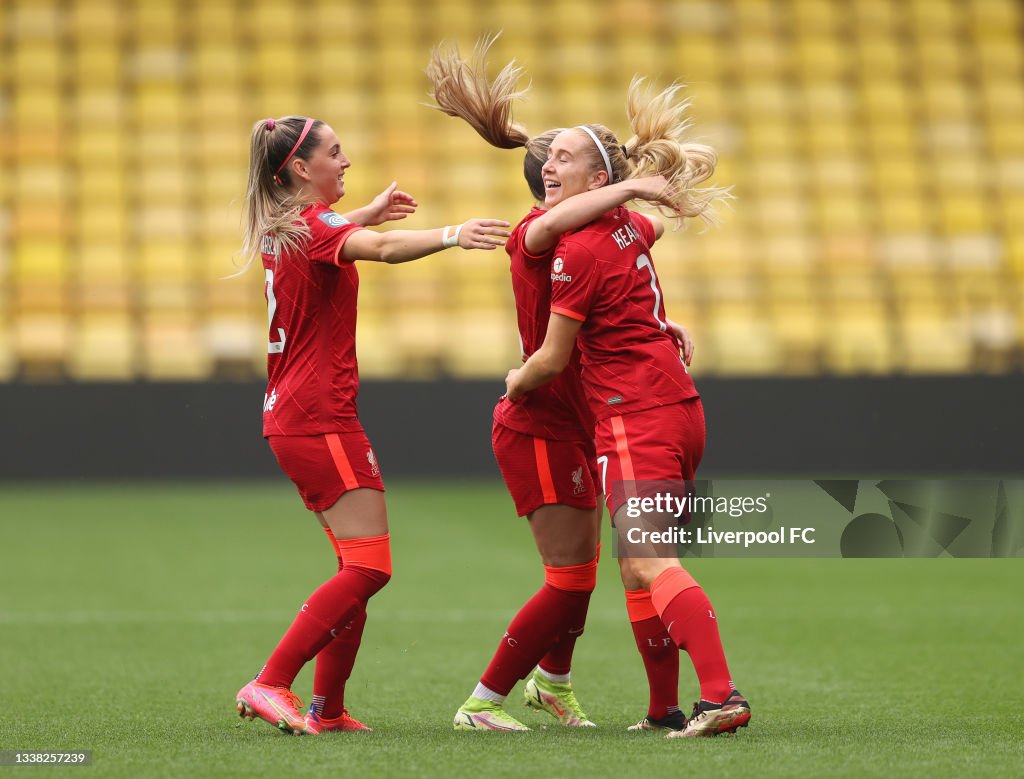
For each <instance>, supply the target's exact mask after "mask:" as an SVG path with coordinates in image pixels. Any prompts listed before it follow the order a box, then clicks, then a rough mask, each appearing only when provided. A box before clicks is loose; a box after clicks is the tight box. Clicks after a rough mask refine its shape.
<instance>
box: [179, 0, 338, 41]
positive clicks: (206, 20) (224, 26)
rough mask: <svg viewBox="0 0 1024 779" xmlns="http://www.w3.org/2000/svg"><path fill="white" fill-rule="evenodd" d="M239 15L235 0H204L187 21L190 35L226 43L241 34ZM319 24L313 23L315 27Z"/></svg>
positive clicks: (193, 10) (197, 5) (199, 38)
mask: <svg viewBox="0 0 1024 779" xmlns="http://www.w3.org/2000/svg"><path fill="white" fill-rule="evenodd" d="M238 17H239V11H238V8H237V6H236V4H235V2H234V0H203V2H202V3H198V4H196V5H195V6H193V7H192V8H191V9H190V12H189V15H188V18H187V19H186V23H187V26H188V28H189V33H190V35H192V36H195V37H196V38H197V39H198V40H199V41H200V42H203V43H205V42H207V41H209V42H211V43H213V42H216V43H219V44H224V43H227V42H232V41H234V40H235V39H236V37H237V36H238V35H239V32H240V28H241V23H240V20H239V18H238ZM319 26H320V25H313V29H317V28H318V27H319ZM324 26H326V25H324Z"/></svg>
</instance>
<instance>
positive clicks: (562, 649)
mask: <svg viewBox="0 0 1024 779" xmlns="http://www.w3.org/2000/svg"><path fill="white" fill-rule="evenodd" d="M600 559H601V544H598V545H597V555H596V556H595V557H594V559H593V560H591V561H590V562H589V563H584V564H583V565H571V566H568V567H565V568H551V569H550V573H548V572H547V571H548V569H547V567H546V566H545V578H546V579H547V581H548V583H550V584H551V585H552V586H554V587H559V588H561V589H567V590H571V591H574V592H583V593H586V598H580V600H579V601H577V606H576V609H575V610H574V611H573V612H572V613H569V614H567V615H566V618H565V619H566V621H565V628H564V629H563V630H562V632H561V633H559V634H558V637H557V638H556V639H555V642H554V643H553V644H552V645H551V646H550V647H549V648H548V652H547V654H546V655H544V657H542V658H541V659H540V662H539V663H538V665H539V666H540V667H541V668H543V669H544V670H545V671H547V672H548V673H549V674H559V675H564V674H567V673H569V671H571V670H572V653H573V650H575V649H576V640H577V639H578V638H579V637H580V636H582V635H583V628H584V627H585V625H586V623H587V610H588V609H589V608H590V594H591V593H592V592H593V591H594V587H596V586H597V563H598V561H599V560H600Z"/></svg>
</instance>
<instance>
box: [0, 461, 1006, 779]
mask: <svg viewBox="0 0 1024 779" xmlns="http://www.w3.org/2000/svg"><path fill="white" fill-rule="evenodd" d="M388 500H389V510H390V515H391V525H392V537H393V541H392V544H393V550H394V567H395V576H394V578H393V579H392V582H391V584H390V585H389V586H388V587H387V588H385V590H384V591H383V592H382V593H381V594H380V595H378V596H377V597H376V598H374V600H373V602H372V603H371V607H370V619H369V623H368V625H367V628H366V634H365V637H364V640H363V646H362V651H361V653H360V656H359V660H358V662H357V664H356V669H355V673H354V675H353V678H352V680H351V681H350V683H349V691H348V696H347V701H348V705H349V708H350V709H351V710H352V712H353V714H355V715H356V716H357V717H359V718H360V719H362V720H364V721H366V722H367V723H368V724H370V725H372V726H373V727H374V728H375V732H373V733H369V734H339V735H333V736H327V737H321V738H289V737H285V736H282V735H280V734H278V733H277V732H276V731H275V730H273V729H272V728H271V727H269V726H268V725H266V724H264V723H261V722H254V723H250V722H248V721H245V722H243V721H241V720H240V719H239V718H238V717H237V716H236V714H235V711H234V697H233V696H234V694H235V692H236V690H237V689H238V688H239V687H241V686H242V684H244V683H245V682H246V681H247V680H248V679H249V678H251V676H252V675H253V674H254V673H255V672H256V671H257V670H259V667H260V664H261V662H262V661H263V660H264V659H265V658H266V656H267V655H268V653H269V652H270V650H271V649H272V647H273V645H274V643H275V641H276V639H277V638H278V637H279V636H280V634H281V633H282V631H283V630H284V628H285V627H286V626H287V624H288V623H289V621H290V620H291V617H292V615H293V614H294V612H295V610H296V608H297V607H298V605H299V604H300V603H301V602H302V600H303V599H304V597H305V596H306V595H307V594H308V592H309V591H311V590H312V589H313V588H314V587H315V586H316V585H317V584H319V583H320V582H321V581H322V580H323V579H324V578H326V576H328V575H329V574H330V573H331V572H332V569H333V565H334V562H333V556H332V555H331V553H330V551H329V549H328V546H327V544H326V542H325V541H324V539H323V536H322V533H321V532H320V530H319V528H318V526H317V524H316V522H315V520H314V519H313V518H312V516H310V515H308V514H307V513H306V512H305V511H304V510H303V509H302V506H301V503H300V501H299V499H298V497H297V496H296V494H295V493H294V491H293V490H292V489H291V487H290V485H287V484H285V483H283V482H282V483H279V484H275V485H273V486H260V485H245V484H206V485H195V484H181V485H163V486H150V485H134V486H122V485H108V486H57V487H55V486H51V485H45V486H44V485H40V486H34V487H17V488H15V487H11V486H8V487H3V488H0V749H34V748H39V749H48V750H52V749H58V748H63V749H72V748H74V749H92V750H93V755H94V762H93V766H92V767H91V768H83V769H81V770H82V771H84V772H89V774H88V775H92V776H124V777H140V776H141V777H150V776H187V777H195V776H294V775H303V776H311V777H315V776H382V777H384V776H463V777H474V776H516V777H531V776H538V777H554V776H594V777H598V776H615V777H627V776H643V777H658V776H668V775H672V776H694V777H711V776H752V777H761V776H786V777H789V776H807V777H817V776H822V775H826V774H827V775H840V776H851V777H861V776H888V777H907V776H922V777H924V776H927V777H933V776H958V775H967V774H970V775H976V776H1008V775H1014V774H1016V775H1019V774H1020V772H1021V771H1024V715H1022V714H1021V711H1022V709H1024V681H1022V680H1024V619H1022V617H1024V605H1022V599H1021V593H1024V565H1022V564H1021V563H1022V561H1021V560H1019V559H1017V560H1013V559H1010V560H948V559H947V560H727V559H703V560H694V561H690V563H689V567H690V569H691V570H692V571H693V573H694V574H695V575H696V577H697V578H698V580H699V581H701V582H702V583H703V584H704V587H705V589H706V590H707V592H708V594H709V595H710V597H711V599H712V601H713V602H714V604H715V607H716V611H717V612H718V614H719V618H720V620H721V629H722V636H723V641H724V643H725V647H726V652H727V654H728V657H729V661H730V665H731V668H732V670H733V673H734V675H735V679H736V682H737V683H738V684H739V686H740V689H741V690H742V691H743V692H744V693H745V694H746V695H747V696H748V697H749V698H750V700H751V703H752V706H753V711H754V719H753V721H752V723H751V726H750V727H749V728H747V729H745V730H741V731H740V733H739V734H738V735H737V736H735V737H722V738H718V739H707V740H699V741H690V740H687V741H678V740H676V741H666V740H665V739H664V738H661V737H660V736H659V735H657V734H646V733H645V734H633V733H626V732H625V727H626V726H627V725H629V724H631V723H632V722H635V721H636V720H637V719H639V718H640V717H642V716H643V714H644V713H645V704H646V683H645V677H644V674H643V668H642V666H641V663H640V660H639V657H638V656H637V653H636V650H635V648H634V646H633V643H632V634H631V633H630V630H629V626H628V623H627V622H626V618H625V609H624V606H623V597H622V594H621V586H620V585H619V583H618V581H617V573H616V567H615V564H614V561H613V560H612V559H610V557H609V559H605V560H603V561H602V563H601V574H600V581H599V584H598V590H597V592H596V593H595V596H594V600H593V606H592V610H591V616H590V619H589V621H588V625H587V631H586V634H585V636H584V637H583V638H582V639H581V640H580V642H579V644H578V645H577V654H576V662H575V668H574V671H573V679H574V682H575V685H576V688H577V692H578V694H579V697H580V700H581V702H582V703H583V705H584V708H585V710H586V711H587V712H588V713H589V715H590V716H591V717H592V718H593V719H594V720H595V721H596V722H598V723H599V725H600V727H599V728H598V729H596V730H586V731H583V732H579V731H576V732H574V731H570V730H566V729H560V728H558V727H556V726H553V725H552V722H553V721H549V720H548V719H545V717H546V715H542V714H539V713H535V712H532V711H529V710H527V709H525V708H524V707H523V706H522V704H521V697H520V696H521V685H520V686H519V687H517V688H516V689H515V690H514V691H513V693H512V695H511V696H510V699H509V706H510V710H511V711H512V712H513V713H514V714H515V716H517V717H520V718H521V719H522V720H523V721H524V722H526V723H527V724H528V725H530V726H531V727H533V728H534V730H533V732H530V733H523V734H496V733H486V734H472V733H455V732H453V731H452V725H451V721H452V715H453V713H454V711H455V709H456V708H457V707H458V705H459V704H460V703H461V702H462V701H463V700H464V699H465V697H466V696H467V695H468V694H469V692H470V690H471V689H472V687H473V685H474V683H475V682H476V680H477V678H478V677H479V674H480V673H481V671H482V670H483V668H484V666H485V664H486V663H487V660H488V659H489V657H490V655H491V652H492V651H493V650H494V648H495V646H496V644H497V641H498V640H499V638H500V637H501V634H502V632H503V629H504V627H505V625H506V624H507V622H508V620H509V618H510V617H511V616H512V614H513V613H514V611H515V610H516V608H517V607H518V605H520V604H521V603H522V602H523V601H524V600H525V599H526V598H527V597H528V596H529V595H530V594H531V593H532V592H533V591H534V590H535V589H536V588H537V586H538V585H539V582H540V580H541V574H540V570H541V569H540V566H539V564H538V561H537V557H536V553H535V552H534V550H533V546H532V542H531V540H530V538H529V533H528V531H527V529H526V528H525V527H524V525H523V522H522V521H520V520H517V519H516V518H515V517H514V516H512V514H513V512H512V509H511V503H510V501H509V499H508V498H507V496H506V495H505V493H504V490H503V487H502V486H501V484H500V483H499V482H497V481H495V482H493V483H487V484H454V483H449V484H445V483H433V484H424V483H418V482H404V481H399V480H393V481H392V482H390V483H389V495H388ZM605 545H606V548H610V545H609V544H608V541H607V539H606V543H605ZM682 667H683V673H682V682H681V683H682V690H681V702H682V703H683V705H684V706H688V705H689V703H690V702H691V701H692V700H693V698H694V697H695V694H696V682H695V679H694V678H693V676H692V672H691V671H690V668H691V666H690V665H689V661H688V659H687V658H686V657H685V656H684V657H683V664H682ZM311 685H312V668H311V666H309V667H307V669H305V670H304V671H303V672H302V674H301V675H300V677H299V679H298V681H297V684H296V691H297V692H298V693H299V694H300V696H301V697H302V698H303V699H304V700H306V701H307V702H308V698H309V695H310V687H311ZM4 770H5V769H2V768H0V771H4ZM77 770H78V769H74V768H60V769H52V771H61V772H62V773H67V774H69V775H76V776H77V775H78V774H77ZM27 773H32V774H33V775H38V774H41V773H45V774H49V773H51V769H45V768H35V769H28V770H27V771H26V775H27ZM12 775H13V774H12ZM18 775H19V776H20V775H21V773H18ZM83 775H86V774H83Z"/></svg>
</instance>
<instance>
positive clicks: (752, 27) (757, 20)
mask: <svg viewBox="0 0 1024 779" xmlns="http://www.w3.org/2000/svg"><path fill="white" fill-rule="evenodd" d="M674 5H675V4H674ZM679 5H684V4H682V3H680V4H679ZM687 5H688V7H686V8H685V10H684V9H680V26H682V27H684V28H685V27H687V26H688V25H689V21H690V19H692V18H693V13H694V10H696V9H700V10H701V11H702V12H703V13H705V14H708V15H709V16H711V17H712V20H713V23H714V26H713V27H712V30H713V29H717V28H719V27H720V26H722V17H723V14H722V13H721V6H717V5H716V4H714V3H702V2H695V3H690V4H687ZM734 9H735V10H734V17H733V19H732V20H731V22H732V23H734V24H735V25H736V26H737V27H738V28H739V29H740V30H742V35H741V36H740V37H741V38H748V37H752V35H753V34H754V32H755V31H756V33H759V34H761V35H764V34H771V33H773V32H775V30H776V29H777V27H778V25H779V24H781V21H780V13H779V7H778V5H776V4H775V3H773V2H771V0H738V2H736V3H735V4H734ZM716 12H717V13H716Z"/></svg>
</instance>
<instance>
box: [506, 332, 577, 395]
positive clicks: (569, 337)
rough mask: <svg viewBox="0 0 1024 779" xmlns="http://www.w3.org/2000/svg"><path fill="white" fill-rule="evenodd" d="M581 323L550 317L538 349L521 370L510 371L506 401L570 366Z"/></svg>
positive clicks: (543, 382)
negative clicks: (542, 341) (546, 330)
mask: <svg viewBox="0 0 1024 779" xmlns="http://www.w3.org/2000/svg"><path fill="white" fill-rule="evenodd" d="M581 327H583V322H581V321H579V320H578V319H573V318H572V317H568V316H565V315H564V314H555V313H552V314H551V318H550V319H548V332H547V335H545V336H544V343H543V344H541V347H540V349H538V350H537V351H535V352H534V353H533V354H532V355H530V359H528V360H527V361H526V362H525V363H524V364H523V367H522V368H513V369H512V370H510V371H509V372H508V376H506V377H505V386H506V387H507V388H508V393H507V394H508V398H509V400H515V399H516V398H519V397H522V396H523V395H525V394H526V393H527V392H529V391H530V390H532V389H536V388H537V387H539V386H541V385H542V384H547V383H548V382H549V381H551V380H552V379H553V378H555V377H556V376H557V375H558V374H560V373H561V372H562V371H563V370H565V366H566V365H568V364H569V359H570V358H571V357H572V350H573V347H574V346H575V345H576V334H577V333H579V331H580V328H581Z"/></svg>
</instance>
